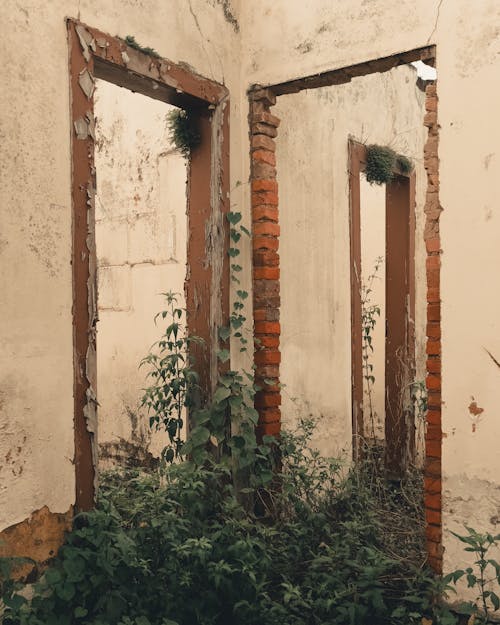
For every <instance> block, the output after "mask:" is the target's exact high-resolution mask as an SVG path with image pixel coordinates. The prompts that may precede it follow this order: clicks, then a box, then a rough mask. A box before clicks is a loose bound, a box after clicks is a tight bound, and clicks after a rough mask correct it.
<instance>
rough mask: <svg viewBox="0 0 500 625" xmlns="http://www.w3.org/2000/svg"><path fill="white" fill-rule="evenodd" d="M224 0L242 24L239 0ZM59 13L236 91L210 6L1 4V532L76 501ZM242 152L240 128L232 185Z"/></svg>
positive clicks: (196, 0) (66, 138) (65, 108)
mask: <svg viewBox="0 0 500 625" xmlns="http://www.w3.org/2000/svg"><path fill="white" fill-rule="evenodd" d="M230 4H231V6H230V8H231V10H232V11H233V13H234V14H235V16H236V18H238V17H239V2H238V1H235V2H232V3H230ZM66 16H70V17H74V18H80V19H81V20H82V21H83V22H86V23H88V24H89V25H91V26H94V27H97V28H100V29H101V30H103V31H105V32H109V33H110V34H112V35H120V36H122V37H125V36H126V35H134V36H135V37H136V39H137V41H139V42H140V43H141V44H143V45H148V46H151V47H153V48H155V49H156V50H158V52H159V53H160V54H161V55H162V56H165V57H167V58H171V59H172V60H173V61H178V62H179V61H183V62H186V63H188V64H189V65H191V66H192V67H193V68H194V69H195V70H196V71H197V72H199V73H200V74H202V75H205V76H207V77H208V78H213V79H214V80H217V81H219V82H223V81H224V82H225V83H226V85H227V86H228V87H229V89H230V91H234V92H235V94H238V86H239V78H240V68H239V67H238V65H237V64H235V62H234V61H235V59H236V58H238V57H239V55H240V39H239V33H238V32H236V30H237V29H236V27H235V25H234V24H232V23H230V21H228V20H227V19H226V17H225V15H224V10H223V6H222V3H220V2H218V1H217V0H210V1H207V0H168V1H159V0H148V1H146V0H125V1H123V0H119V1H115V0H110V1H109V2H105V3H103V2H98V1H96V0H64V1H63V0H51V1H50V2H39V1H37V0H21V1H14V0H5V1H4V2H2V3H1V5H0V24H1V30H2V37H1V38H0V57H1V59H2V64H1V67H0V83H1V84H2V85H3V88H2V89H1V91H0V110H1V111H2V113H1V121H0V124H1V126H0V136H1V137H2V157H1V159H0V161H1V165H0V167H1V169H0V172H1V173H0V176H1V179H0V194H1V195H0V212H1V216H0V223H1V231H0V292H1V305H2V324H1V326H0V501H1V505H0V529H3V528H5V527H8V526H10V525H12V524H14V523H17V522H20V521H22V520H24V519H25V518H27V517H29V515H30V514H31V513H32V512H33V511H34V510H37V509H40V508H41V507H42V506H45V505H46V506H48V508H49V509H50V510H51V511H52V512H65V511H66V510H68V508H69V507H70V506H71V505H72V504H73V503H74V491H75V485H74V466H73V456H74V445H73V345H72V316H71V306H72V286H71V265H70V255H71V196H70V175H71V171H70V131H71V128H70V117H69V111H70V107H69V82H68V76H69V74H68V45H67V35H66V24H65V21H64V20H65V17H66ZM237 105H238V97H235V98H234V100H233V101H232V103H231V115H232V120H231V124H232V125H234V127H235V128H236V129H238V128H239V127H240V117H239V116H240V106H237ZM243 116H244V117H245V116H246V111H244V112H243ZM240 145H241V138H240V137H239V133H238V131H236V132H235V133H234V135H233V138H232V145H231V151H232V153H233V154H234V155H235V157H234V158H233V161H232V163H231V167H232V175H233V179H234V180H241V179H242V178H243V174H242V171H241V159H240V158H239V156H238V151H239V149H240ZM55 485H56V487H55Z"/></svg>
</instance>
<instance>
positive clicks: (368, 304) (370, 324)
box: [361, 256, 384, 439]
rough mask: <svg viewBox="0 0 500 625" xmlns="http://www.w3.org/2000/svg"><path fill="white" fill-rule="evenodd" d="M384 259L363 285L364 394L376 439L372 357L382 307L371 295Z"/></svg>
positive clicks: (373, 434) (378, 259)
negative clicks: (374, 333)
mask: <svg viewBox="0 0 500 625" xmlns="http://www.w3.org/2000/svg"><path fill="white" fill-rule="evenodd" d="M383 261H384V259H383V257H382V256H379V257H378V258H377V259H376V261H375V266H374V268H373V270H372V272H371V274H370V275H369V276H368V278H367V280H366V282H363V283H362V285H361V326H362V346H361V349H362V356H361V358H362V364H363V377H364V380H365V384H364V393H365V395H366V397H367V400H368V412H369V414H368V416H369V418H370V425H371V437H372V439H375V422H376V420H377V414H376V412H375V409H374V406H373V385H374V384H375V375H374V370H373V364H372V362H371V358H370V357H371V355H372V354H373V331H374V330H375V326H376V324H377V319H378V317H380V306H378V305H376V304H372V300H371V294H372V292H373V283H374V281H375V279H376V278H377V274H378V272H379V270H380V267H381V266H382V263H383Z"/></svg>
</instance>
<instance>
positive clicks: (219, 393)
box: [213, 386, 231, 404]
mask: <svg viewBox="0 0 500 625" xmlns="http://www.w3.org/2000/svg"><path fill="white" fill-rule="evenodd" d="M230 395H231V389H229V388H227V387H225V386H219V388H218V389H217V390H216V391H215V393H214V397H213V400H214V403H215V404H220V403H221V402H223V401H224V400H225V399H227V398H228V397H229V396H230Z"/></svg>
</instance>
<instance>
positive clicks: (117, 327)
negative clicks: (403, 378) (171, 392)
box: [94, 80, 187, 458]
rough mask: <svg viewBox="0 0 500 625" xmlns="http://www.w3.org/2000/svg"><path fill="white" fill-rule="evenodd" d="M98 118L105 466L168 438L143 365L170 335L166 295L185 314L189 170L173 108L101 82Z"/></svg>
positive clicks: (100, 364) (101, 427)
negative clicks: (152, 422) (156, 425)
mask: <svg viewBox="0 0 500 625" xmlns="http://www.w3.org/2000/svg"><path fill="white" fill-rule="evenodd" d="M94 110H95V116H96V144H97V149H96V171H97V188H96V249H97V259H98V300H97V301H98V307H99V322H98V324H97V395H98V401H99V407H98V425H99V428H98V443H99V445H100V446H101V455H100V457H101V458H104V456H107V455H109V454H111V455H112V456H116V454H118V455H122V454H123V453H124V454H125V456H127V455H129V454H130V451H129V450H128V451H127V450H124V451H123V450H122V452H120V449H121V447H122V443H123V442H129V443H130V442H131V443H133V444H134V445H136V446H138V448H139V450H141V451H146V450H149V451H152V452H153V453H154V454H155V455H157V454H158V452H159V451H161V449H162V448H163V447H164V446H165V445H166V444H167V441H168V437H167V436H166V434H165V433H162V434H160V433H158V434H157V435H155V436H154V437H153V439H154V440H152V436H151V430H150V428H149V418H148V416H147V411H146V410H145V409H144V408H141V405H140V403H141V397H142V395H143V389H144V388H145V387H146V386H148V385H149V384H150V381H148V380H146V377H145V376H146V373H147V371H148V369H147V367H142V368H139V363H140V362H141V360H142V359H143V358H144V357H145V356H146V354H147V353H148V351H149V348H150V346H151V345H152V344H153V342H154V341H156V340H158V339H159V338H160V336H161V334H162V332H163V331H164V327H165V323H163V324H162V323H161V320H159V322H158V325H155V322H154V317H155V315H156V314H157V313H159V312H160V311H162V310H164V309H166V307H167V306H166V301H165V298H164V296H162V295H161V293H166V292H168V291H173V292H174V293H178V294H179V297H178V302H177V305H178V306H180V307H181V308H184V307H185V299H184V280H185V278H186V260H187V259H186V250H187V239H186V225H187V217H186V182H187V161H186V159H185V158H184V157H183V156H182V155H181V154H180V153H178V152H177V151H175V148H174V147H173V146H172V145H171V143H170V139H169V129H168V115H169V113H170V112H171V111H172V110H175V107H173V106H169V105H167V104H165V103H163V102H159V101H157V100H152V99H151V98H148V97H146V96H143V95H141V94H136V93H132V92H130V91H128V90H127V89H122V88H121V87H117V86H115V85H112V84H111V83H107V82H106V81H103V80H98V81H97V85H96V95H95V109H94Z"/></svg>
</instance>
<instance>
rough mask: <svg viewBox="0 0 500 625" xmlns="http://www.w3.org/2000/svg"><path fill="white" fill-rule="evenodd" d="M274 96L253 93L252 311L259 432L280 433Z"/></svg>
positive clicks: (278, 277) (255, 91)
mask: <svg viewBox="0 0 500 625" xmlns="http://www.w3.org/2000/svg"><path fill="white" fill-rule="evenodd" d="M275 103H276V96H275V95H274V94H273V93H272V92H271V91H270V90H269V89H256V90H254V91H252V92H251V93H250V135H251V136H250V138H251V173H250V183H251V192H252V244H253V315H254V336H255V339H256V344H255V354H254V363H255V381H256V384H257V385H258V386H259V387H260V389H261V390H259V391H258V392H257V393H256V395H255V407H256V409H257V411H258V412H259V423H258V426H257V434H258V436H259V437H262V436H263V435H265V434H268V435H273V436H276V435H278V434H279V432H280V428H281V410H280V405H281V394H280V387H279V375H280V374H279V365H280V360H281V354H280V351H279V344H280V324H279V319H280V282H279V279H280V266H279V255H278V246H279V240H278V237H279V233H280V227H279V220H278V183H277V182H276V168H275V166H276V155H275V151H276V145H275V141H274V139H275V138H276V136H277V134H278V131H277V128H278V126H279V123H280V120H279V119H278V118H277V117H275V116H274V115H272V114H271V113H270V108H271V106H272V105H273V104H275Z"/></svg>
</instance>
